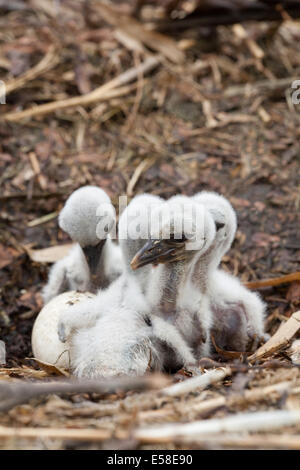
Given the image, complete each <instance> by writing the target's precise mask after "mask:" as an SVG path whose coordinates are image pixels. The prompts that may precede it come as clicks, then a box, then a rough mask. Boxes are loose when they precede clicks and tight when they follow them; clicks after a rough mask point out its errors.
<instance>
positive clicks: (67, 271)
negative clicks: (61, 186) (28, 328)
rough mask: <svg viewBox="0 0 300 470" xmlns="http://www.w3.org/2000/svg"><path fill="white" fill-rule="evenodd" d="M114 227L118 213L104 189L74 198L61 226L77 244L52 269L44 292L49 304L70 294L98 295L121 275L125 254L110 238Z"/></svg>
mask: <svg viewBox="0 0 300 470" xmlns="http://www.w3.org/2000/svg"><path fill="white" fill-rule="evenodd" d="M114 225H115V211H114V208H113V206H112V204H111V201H110V198H109V196H108V195H107V194H106V193H105V192H104V191H103V190H102V189H100V188H98V187H96V186H84V187H82V188H80V189H77V190H76V191H74V192H73V193H72V194H71V196H70V197H69V198H68V199H67V201H66V203H65V205H64V207H63V209H62V211H61V213H60V215H59V226H60V228H61V229H62V230H64V231H65V232H66V233H68V235H69V236H70V237H71V239H72V240H73V241H74V242H76V243H77V244H76V245H75V246H74V247H73V248H72V249H71V251H70V253H69V254H68V255H67V256H66V257H65V258H63V259H62V260H60V261H58V262H57V263H55V264H54V266H53V267H52V269H51V271H50V274H49V280H48V283H47V285H46V286H45V287H44V289H43V298H44V301H45V303H47V302H49V300H51V299H52V298H53V297H55V296H56V295H58V294H60V293H62V292H65V291H68V290H77V291H83V292H84V291H87V290H89V291H92V292H96V291H97V290H98V288H100V287H101V288H103V287H106V286H107V285H108V284H109V283H110V282H112V281H113V280H114V279H116V278H117V277H118V276H119V275H120V274H121V271H122V255H121V251H120V248H119V247H118V246H117V245H116V244H115V243H114V242H113V241H112V240H111V238H110V236H109V233H110V232H111V230H112V229H113V228H114Z"/></svg>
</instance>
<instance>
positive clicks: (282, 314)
mask: <svg viewBox="0 0 300 470" xmlns="http://www.w3.org/2000/svg"><path fill="white" fill-rule="evenodd" d="M299 17H300V5H299V2H298V1H276V2H275V1H272V0H265V1H263V0H262V1H256V0H206V1H200V0H186V1H180V0H177V1H176V0H163V1H155V0H152V1H146V0H136V1H128V2H125V1H124V2H121V1H114V2H110V3H108V2H107V3H104V2H101V1H97V0H87V1H85V0H64V1H63V0H61V1H59V0H28V1H22V0H11V1H5V0H0V80H2V82H3V83H4V85H5V92H6V93H5V102H6V103H3V104H0V182H1V192H0V269H1V270H0V338H1V339H2V340H3V341H4V342H5V343H6V349H7V361H8V364H9V365H11V366H14V365H17V364H18V365H20V364H22V363H26V360H25V357H26V356H30V355H31V354H32V353H31V349H30V334H31V329H32V324H33V321H34V319H35V317H36V315H37V313H38V312H39V310H40V308H41V306H42V302H41V298H40V291H41V288H42V286H43V285H44V284H45V282H46V280H47V273H48V270H49V266H50V263H49V262H45V261H49V259H48V258H47V257H46V258H45V257H44V258H43V256H42V255H41V254H40V255H39V254H38V255H37V252H36V251H35V250H39V249H44V248H48V247H55V246H57V245H62V244H64V243H67V242H69V240H68V239H67V237H66V235H65V234H64V233H63V232H61V231H60V230H58V226H57V214H58V212H59V211H60V209H61V208H62V206H63V204H64V201H65V200H66V198H67V197H68V195H70V193H71V192H72V191H73V190H75V189H76V188H78V187H80V186H82V185H86V184H94V185H99V186H101V187H102V188H103V189H105V191H107V193H108V194H109V195H110V196H111V198H112V201H113V203H114V204H115V205H116V208H117V204H118V197H119V196H120V195H127V196H128V197H129V198H131V197H132V196H134V195H135V194H138V193H141V192H150V193H152V194H158V195H160V196H162V197H164V198H168V197H170V196H171V195H173V194H176V193H183V194H187V195H192V194H193V193H195V192H197V191H200V190H202V189H206V190H213V191H218V192H220V193H222V194H223V195H225V196H226V197H227V198H229V200H230V201H231V203H232V204H233V206H234V208H235V209H236V211H237V214H238V221H239V229H238V232H237V236H236V240H235V242H234V245H233V248H232V249H231V251H230V253H229V254H228V255H227V256H226V257H225V259H224V262H223V267H224V268H225V269H226V270H228V271H230V272H232V273H234V274H235V275H238V276H239V277H240V278H241V279H242V280H243V281H255V280H260V279H265V278H273V277H278V276H282V275H285V274H291V273H295V272H298V271H299V270H300V269H299V263H300V241H299V219H300V216H299V206H300V185H299V174H300V171H299V156H300V145H299V137H300V125H299V124H300V106H299V100H298V103H297V100H296V98H297V96H296V98H295V94H294V95H293V92H295V91H297V88H292V85H293V83H294V81H295V80H297V79H298V80H299V79H300V48H299V44H300V21H299V20H297V18H299ZM293 96H294V97H293ZM298 98H300V93H299V94H298ZM3 101H4V100H3V99H2V102H3ZM43 253H44V252H43ZM58 256H59V255H58ZM298 279H299V278H298ZM262 294H263V296H264V298H265V300H266V301H267V303H268V318H267V330H268V331H269V332H274V331H275V330H276V328H277V327H278V325H279V324H280V323H281V321H282V320H285V319H287V318H288V317H289V316H290V315H291V313H292V312H294V311H295V309H297V306H299V300H300V282H299V280H297V279H296V280H295V281H294V282H292V283H289V284H283V285H280V286H278V287H268V288H266V289H264V290H263V291H262Z"/></svg>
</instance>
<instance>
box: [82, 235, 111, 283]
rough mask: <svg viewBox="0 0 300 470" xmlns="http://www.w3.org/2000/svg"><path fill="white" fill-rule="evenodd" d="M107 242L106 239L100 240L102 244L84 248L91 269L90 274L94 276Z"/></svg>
mask: <svg viewBox="0 0 300 470" xmlns="http://www.w3.org/2000/svg"><path fill="white" fill-rule="evenodd" d="M105 241H106V240H105V239H104V240H100V242H99V243H97V245H95V246H93V245H88V246H85V247H82V250H83V253H84V255H85V257H86V260H87V263H88V266H89V269H90V273H91V275H92V276H93V275H94V274H96V272H97V267H98V264H99V261H100V258H101V253H102V249H103V246H104V244H105Z"/></svg>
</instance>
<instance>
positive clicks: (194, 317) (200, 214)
mask: <svg viewBox="0 0 300 470" xmlns="http://www.w3.org/2000/svg"><path fill="white" fill-rule="evenodd" d="M215 232H216V230H215V224H214V221H213V219H212V217H211V215H210V213H209V212H208V211H207V210H206V209H205V207H204V206H203V207H201V206H200V205H199V204H197V203H195V202H193V201H191V200H190V198H188V197H186V196H174V197H173V198H171V199H170V200H169V201H167V202H165V204H164V205H163V206H162V207H160V208H158V209H157V210H155V211H154V212H153V214H152V218H151V233H150V240H149V241H148V242H147V243H146V244H145V245H144V247H143V248H142V249H141V250H140V251H139V252H138V253H137V255H136V256H135V257H134V259H133V260H132V263H131V266H132V267H133V269H138V268H140V267H142V266H146V265H148V264H152V266H154V267H153V268H152V269H153V271H152V274H151V277H150V280H149V283H148V289H147V295H146V297H147V300H148V302H149V304H150V306H151V308H152V310H153V311H157V312H158V314H159V315H160V316H161V318H162V319H163V320H164V321H165V322H167V323H169V324H171V325H173V326H174V327H175V328H176V329H177V331H178V332H179V333H180V334H181V336H182V338H183V339H184V341H185V342H186V343H187V345H188V346H189V348H190V350H191V351H192V352H193V354H194V358H196V360H198V359H200V358H201V357H203V356H204V355H208V354H209V353H210V327H211V317H212V315H211V310H210V305H209V299H208V296H207V292H206V290H207V286H206V275H207V253H208V252H209V250H210V249H211V246H212V243H213V241H214V239H215ZM196 265H197V267H198V272H201V278H200V280H199V279H197V285H196V284H195V282H194V279H193V272H194V270H195V266H196ZM198 281H199V282H200V288H199V282H198ZM173 367H174V368H176V367H177V364H176V363H175V364H172V358H170V368H171V369H172V368H173Z"/></svg>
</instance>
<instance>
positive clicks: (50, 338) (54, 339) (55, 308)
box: [31, 291, 94, 369]
mask: <svg viewBox="0 0 300 470" xmlns="http://www.w3.org/2000/svg"><path fill="white" fill-rule="evenodd" d="M91 297H94V295H93V294H91V293H90V292H85V293H82V292H76V291H69V292H65V293H63V294H61V295H58V296H56V297H54V298H53V299H52V300H51V301H50V302H48V303H47V304H46V305H45V306H44V307H43V308H42V310H41V311H40V313H39V314H38V316H37V318H36V320H35V323H34V325H33V330H32V335H31V346H32V351H33V356H34V357H35V358H36V359H38V360H39V361H42V362H45V363H48V364H52V365H55V366H56V367H60V368H64V369H69V364H70V343H69V341H66V342H65V343H62V342H61V341H60V340H59V337H58V333H57V328H58V322H59V317H60V314H61V313H62V312H63V311H64V309H66V308H67V306H68V305H70V304H74V303H78V302H82V301H84V300H86V299H87V298H91Z"/></svg>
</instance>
